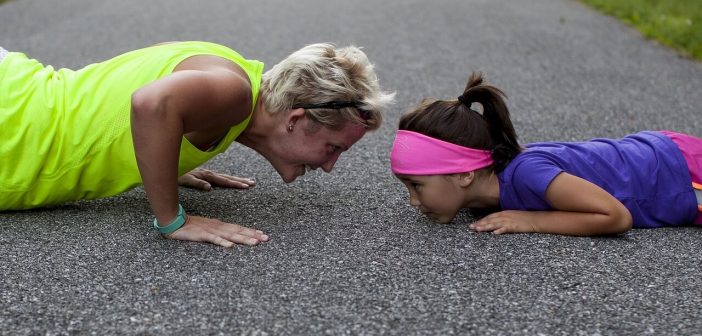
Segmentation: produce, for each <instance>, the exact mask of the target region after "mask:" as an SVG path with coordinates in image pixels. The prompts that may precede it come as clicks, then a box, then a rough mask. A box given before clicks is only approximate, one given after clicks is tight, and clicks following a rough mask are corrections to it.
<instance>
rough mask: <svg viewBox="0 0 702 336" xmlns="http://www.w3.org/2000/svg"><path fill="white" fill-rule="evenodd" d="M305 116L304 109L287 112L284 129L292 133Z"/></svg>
mask: <svg viewBox="0 0 702 336" xmlns="http://www.w3.org/2000/svg"><path fill="white" fill-rule="evenodd" d="M304 116H305V109H303V108H296V109H290V110H288V114H287V115H286V116H285V127H286V128H287V129H288V132H292V131H293V129H295V125H296V124H297V123H298V121H300V119H302V118H303V117H304Z"/></svg>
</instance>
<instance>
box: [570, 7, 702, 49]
mask: <svg viewBox="0 0 702 336" xmlns="http://www.w3.org/2000/svg"><path fill="white" fill-rule="evenodd" d="M581 1H582V2H583V3H586V4H588V5H590V6H592V7H593V8H595V9H597V10H599V11H601V12H603V13H605V14H608V15H612V16H614V17H616V18H618V19H620V20H622V21H623V22H625V23H626V24H628V25H630V26H633V27H635V28H636V29H638V30H639V31H640V32H641V34H643V36H645V37H647V38H650V39H655V40H657V41H659V42H660V43H662V44H664V45H667V46H669V47H673V48H675V49H677V50H678V51H680V53H682V54H683V55H686V56H690V57H693V58H695V59H698V60H702V0H581Z"/></svg>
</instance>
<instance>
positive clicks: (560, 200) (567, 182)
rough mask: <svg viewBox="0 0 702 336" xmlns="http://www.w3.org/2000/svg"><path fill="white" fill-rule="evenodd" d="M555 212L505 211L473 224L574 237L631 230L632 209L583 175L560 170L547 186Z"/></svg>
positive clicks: (476, 227)
mask: <svg viewBox="0 0 702 336" xmlns="http://www.w3.org/2000/svg"><path fill="white" fill-rule="evenodd" d="M546 199H547V201H548V202H549V204H550V205H551V206H552V207H553V208H554V209H555V210H553V211H516V210H505V211H500V212H496V213H493V214H490V215H488V216H486V217H484V218H482V219H480V220H478V221H476V222H475V223H473V224H471V225H470V228H471V229H473V230H476V231H492V232H493V233H496V234H501V233H510V232H540V233H554V234H563V235H572V236H595V235H606V234H618V233H623V232H626V231H628V230H629V229H631V226H632V218H631V214H630V213H629V210H628V209H627V208H626V207H625V206H624V204H622V203H621V202H619V200H617V199H616V198H614V196H612V195H610V194H609V193H608V192H606V191H605V190H603V189H602V188H600V187H598V186H597V185H595V184H593V183H590V182H588V181H586V180H584V179H582V178H579V177H577V176H573V175H570V174H567V173H560V174H559V175H558V176H556V178H554V179H553V181H552V182H551V184H549V186H548V188H547V189H546Z"/></svg>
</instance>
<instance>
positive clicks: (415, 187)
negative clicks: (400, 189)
mask: <svg viewBox="0 0 702 336" xmlns="http://www.w3.org/2000/svg"><path fill="white" fill-rule="evenodd" d="M410 185H411V186H412V188H414V189H415V190H417V189H419V188H420V187H421V185H420V184H419V183H416V182H412V183H410Z"/></svg>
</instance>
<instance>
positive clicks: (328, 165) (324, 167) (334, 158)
mask: <svg viewBox="0 0 702 336" xmlns="http://www.w3.org/2000/svg"><path fill="white" fill-rule="evenodd" d="M339 155H341V154H337V155H334V156H332V157H331V158H330V159H329V160H327V162H325V163H324V164H322V170H324V172H326V173H331V171H332V169H333V168H334V165H335V164H336V161H337V160H339Z"/></svg>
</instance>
